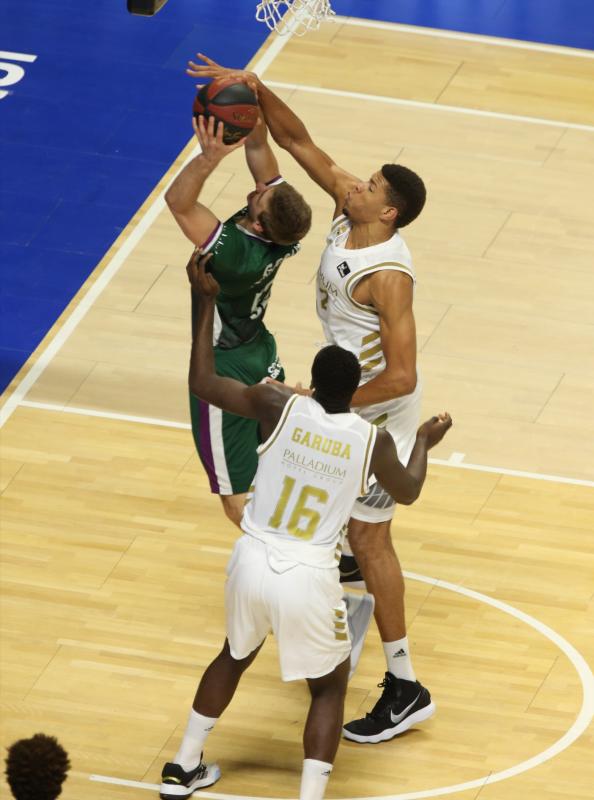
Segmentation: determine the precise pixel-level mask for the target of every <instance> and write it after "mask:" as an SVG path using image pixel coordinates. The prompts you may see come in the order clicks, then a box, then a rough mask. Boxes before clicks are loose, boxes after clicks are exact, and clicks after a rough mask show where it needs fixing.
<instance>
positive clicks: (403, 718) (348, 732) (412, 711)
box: [342, 672, 435, 744]
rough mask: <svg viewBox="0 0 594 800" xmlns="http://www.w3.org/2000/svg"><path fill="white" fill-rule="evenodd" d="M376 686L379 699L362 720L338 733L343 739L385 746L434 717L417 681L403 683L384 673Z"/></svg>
mask: <svg viewBox="0 0 594 800" xmlns="http://www.w3.org/2000/svg"><path fill="white" fill-rule="evenodd" d="M378 686H379V687H381V688H383V690H384V691H383V692H382V696H381V697H380V699H379V700H378V701H377V703H376V704H375V705H374V707H373V709H372V710H371V712H370V713H369V714H365V717H364V718H363V719H355V720H353V721H352V722H347V724H346V725H345V726H344V728H343V729H342V733H343V736H344V737H345V738H346V739H351V741H353V742H372V743H373V744H375V743H377V742H386V741H388V739H393V738H394V736H398V734H399V733H404V731H407V730H408V729H409V728H410V727H412V726H413V725H415V724H416V723H417V722H423V720H426V719H429V717H431V716H433V714H434V713H435V703H433V702H432V700H431V695H430V694H429V692H428V691H427V689H425V687H424V686H421V684H420V683H419V682H418V681H405V680H403V679H402V678H395V677H394V676H393V675H392V673H391V672H386V675H385V677H384V679H383V681H382V682H381V683H379V684H378Z"/></svg>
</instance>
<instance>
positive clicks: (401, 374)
mask: <svg viewBox="0 0 594 800" xmlns="http://www.w3.org/2000/svg"><path fill="white" fill-rule="evenodd" d="M353 299H355V300H356V302H358V303H361V304H362V305H365V306H371V307H372V308H373V309H375V311H376V312H377V314H378V315H379V319H380V342H381V346H382V352H383V354H384V359H385V361H386V367H385V369H384V370H383V372H380V373H379V375H376V377H375V378H372V379H371V380H370V381H369V382H368V383H365V384H363V386H360V387H359V388H358V389H357V391H356V392H355V394H354V395H353V399H352V403H351V405H352V406H355V407H357V406H369V405H373V404H375V403H382V402H384V401H385V400H393V399H394V398H396V397H402V396H403V395H406V394H410V393H411V392H412V391H414V388H415V386H416V383H417V336H416V327H415V318H414V315H413V310H412V301H413V283H412V279H411V278H410V277H409V276H408V275H406V274H405V273H402V272H395V271H392V270H381V271H379V272H374V273H372V274H371V275H370V276H369V277H368V278H363V279H362V280H361V282H360V283H359V284H358V285H357V286H356V287H355V289H354V290H353Z"/></svg>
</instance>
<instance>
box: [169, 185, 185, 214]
mask: <svg viewBox="0 0 594 800" xmlns="http://www.w3.org/2000/svg"><path fill="white" fill-rule="evenodd" d="M165 202H166V203H167V207H168V208H169V210H170V211H171V213H172V214H173V216H174V217H178V216H180V215H182V214H183V213H184V212H185V211H187V209H186V208H184V207H183V206H182V203H181V198H180V196H179V192H177V191H176V190H175V185H173V186H170V187H169V189H167V191H166V192H165Z"/></svg>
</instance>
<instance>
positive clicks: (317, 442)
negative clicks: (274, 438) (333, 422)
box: [291, 428, 351, 458]
mask: <svg viewBox="0 0 594 800" xmlns="http://www.w3.org/2000/svg"><path fill="white" fill-rule="evenodd" d="M291 439H292V440H293V441H294V442H297V444H301V445H304V446H305V447H311V449H312V450H317V451H318V452H320V453H326V454H328V455H331V456H337V457H338V458H350V457H351V446H350V444H345V443H344V442H341V441H340V440H339V439H329V438H328V437H327V436H320V434H319V433H312V432H311V431H304V430H303V428H293V434H292V436H291Z"/></svg>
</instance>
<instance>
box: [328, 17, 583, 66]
mask: <svg viewBox="0 0 594 800" xmlns="http://www.w3.org/2000/svg"><path fill="white" fill-rule="evenodd" d="M333 21H334V22H336V23H338V24H340V25H352V26H353V27H357V28H375V29H377V30H381V31H396V32H398V33H411V34H414V35H418V36H432V37H435V38H438V39H454V40H456V41H459V42H474V43H476V44H481V45H485V44H489V45H494V46H495V47H512V48H516V49H518V50H536V51H539V52H541V53H555V54H557V55H561V56H569V57H572V58H594V51H592V50H581V49H580V48H578V47H563V46H562V45H558V44H542V43H541V42H526V41H524V40H520V39H504V38H501V37H499V36H487V35H483V34H476V33H461V32H460V31H446V30H440V29H438V28H420V27H418V26H416V25H403V24H401V23H398V22H382V21H380V20H373V19H360V18H358V17H338V16H337V17H334V18H333Z"/></svg>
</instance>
